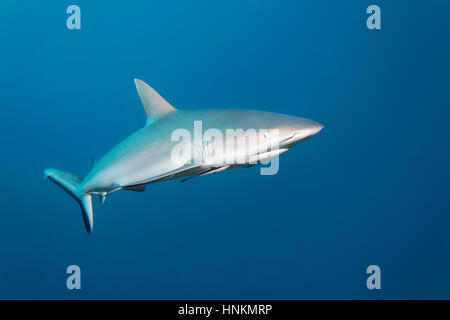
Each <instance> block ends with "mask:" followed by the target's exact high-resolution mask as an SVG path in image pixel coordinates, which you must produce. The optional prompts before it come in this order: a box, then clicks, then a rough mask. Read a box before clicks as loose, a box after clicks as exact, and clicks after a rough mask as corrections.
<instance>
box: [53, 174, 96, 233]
mask: <svg viewBox="0 0 450 320" xmlns="http://www.w3.org/2000/svg"><path fill="white" fill-rule="evenodd" d="M44 176H45V177H46V178H49V179H50V180H52V181H53V182H54V183H56V184H57V185H58V186H60V187H61V188H62V189H64V190H65V191H66V192H67V193H68V194H70V195H71V196H72V198H74V199H75V200H76V201H77V202H78V203H79V205H80V207H81V211H82V213H83V220H84V225H85V227H86V230H87V232H88V234H90V233H91V232H92V229H93V227H94V214H93V211H92V196H91V195H90V194H89V193H83V192H81V190H80V188H79V186H80V184H81V181H82V179H81V178H80V177H79V176H76V175H74V174H72V173H69V172H65V171H62V170H58V169H46V170H45V171H44Z"/></svg>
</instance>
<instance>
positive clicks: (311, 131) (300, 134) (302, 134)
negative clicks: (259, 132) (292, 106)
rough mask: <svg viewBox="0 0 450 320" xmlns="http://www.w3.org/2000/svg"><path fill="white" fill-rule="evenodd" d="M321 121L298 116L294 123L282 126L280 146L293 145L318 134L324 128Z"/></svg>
mask: <svg viewBox="0 0 450 320" xmlns="http://www.w3.org/2000/svg"><path fill="white" fill-rule="evenodd" d="M323 127H324V126H323V125H322V124H321V123H319V122H316V121H313V120H308V119H304V118H297V120H296V122H295V123H294V124H290V125H287V126H285V127H282V129H281V133H280V146H281V147H291V146H293V145H295V144H297V143H299V142H302V141H304V140H306V139H308V138H311V137H312V136H314V135H316V134H317V133H319V132H320V131H321V130H322V129H323Z"/></svg>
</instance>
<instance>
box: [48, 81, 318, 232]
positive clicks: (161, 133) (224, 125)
mask: <svg viewBox="0 0 450 320" xmlns="http://www.w3.org/2000/svg"><path fill="white" fill-rule="evenodd" d="M135 84H136V88H137V91H138V93H139V96H140V99H141V102H142V105H143V106H144V110H145V114H146V116H147V121H146V123H145V125H144V126H143V127H142V128H140V129H139V130H137V131H136V132H134V133H133V134H131V135H130V136H128V137H127V138H126V139H124V140H123V141H121V142H120V143H119V144H117V145H116V146H115V147H113V148H112V149H111V150H110V151H109V152H108V153H106V155H104V156H103V157H102V158H101V159H100V160H98V161H96V162H95V163H94V165H93V168H92V169H91V170H90V172H89V173H88V174H87V175H86V176H85V177H84V178H82V177H80V176H77V175H75V174H72V173H69V172H66V171H62V170H58V169H51V168H49V169H46V170H45V171H44V176H45V177H46V178H49V179H50V180H51V181H53V182H54V183H56V184H57V185H58V186H60V187H61V188H62V189H64V190H65V191H66V192H67V193H69V194H70V195H71V196H72V197H73V198H74V199H75V200H76V201H77V202H78V203H79V205H80V207H81V211H82V213H83V220H84V224H85V227H86V230H87V232H88V234H89V233H91V232H92V229H93V225H94V218H93V210H92V196H93V195H98V196H99V197H100V202H101V203H103V202H104V201H105V198H106V196H107V195H109V194H111V193H112V192H114V191H117V190H132V191H144V189H145V187H146V185H147V184H150V183H154V182H160V181H166V180H171V179H179V178H184V179H183V180H182V181H185V180H187V179H190V178H193V177H198V176H202V175H206V174H210V173H215V172H219V171H223V170H226V169H232V168H238V167H248V166H251V165H254V164H255V163H261V162H262V161H267V160H268V159H273V158H274V157H277V156H278V155H280V154H281V153H284V152H286V151H287V150H289V149H290V148H291V147H292V146H294V145H295V144H298V143H299V142H301V141H304V140H306V139H308V138H310V137H312V136H314V135H315V134H317V133H318V132H319V131H320V130H322V128H323V125H322V124H320V123H318V122H315V121H312V120H308V119H304V118H300V117H295V116H289V115H284V114H278V113H272V112H266V111H257V110H239V109H209V110H208V109H205V110H179V109H175V108H174V107H173V106H172V105H171V104H170V103H168V102H167V101H166V100H165V99H164V98H162V97H161V96H160V95H159V94H158V93H157V92H156V91H155V90H154V89H152V88H151V87H150V86H149V85H148V84H146V83H145V82H143V81H141V80H137V79H135ZM199 126H200V129H201V130H202V132H203V131H205V135H206V132H207V131H208V129H210V131H211V130H213V131H212V132H213V134H212V135H211V136H214V139H212V138H211V137H210V139H205V138H200V139H196V138H194V139H193V142H191V141H184V142H183V143H182V142H180V140H181V138H183V140H186V139H187V138H188V137H189V136H190V137H195V136H196V135H197V136H198V134H199V133H198V127H199ZM230 129H234V130H235V131H234V133H235V134H234V135H231V137H230V135H228V134H227V133H228V130H230ZM177 130H178V131H177ZM180 130H181V131H180ZM250 131H251V132H258V139H249V138H248V136H247V133H248V132H250ZM175 132H178V133H180V134H179V135H178V136H176V135H175V136H176V137H175V139H174V133H175ZM261 132H263V134H260V133H261ZM275 133H276V134H275ZM220 136H221V137H224V138H223V139H222V141H221V139H219V137H220ZM230 139H232V141H230ZM244 140H245V141H246V142H245V143H239V141H241V142H242V141H244ZM228 144H231V145H232V146H234V147H233V148H226V149H225V148H224V147H223V146H224V145H228ZM180 146H188V150H187V151H186V150H184V151H180V150H181V149H182V148H180ZM274 146H276V147H274ZM177 148H178V149H179V150H178V151H179V152H178V151H176V150H177ZM185 151H186V152H185ZM191 151H192V152H191ZM212 151H213V152H212ZM174 154H180V155H183V156H180V157H181V158H183V159H184V160H183V161H178V160H179V159H178V160H177V161H174V160H175V159H174ZM238 157H240V159H244V161H239V162H231V161H224V160H226V159H236V158H238Z"/></svg>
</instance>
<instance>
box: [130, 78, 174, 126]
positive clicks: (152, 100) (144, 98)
mask: <svg viewBox="0 0 450 320" xmlns="http://www.w3.org/2000/svg"><path fill="white" fill-rule="evenodd" d="M134 83H135V84H136V89H137V91H138V93H139V97H140V98H141V102H142V105H143V106H144V110H145V114H146V115H147V123H152V122H155V121H156V120H158V118H160V117H162V116H165V115H166V114H169V113H172V112H175V111H177V109H175V108H174V107H173V106H172V105H171V104H170V103H168V102H167V101H166V100H164V98H163V97H161V96H160V95H159V94H158V92H156V91H155V90H154V89H153V88H152V87H150V86H149V85H148V84H146V83H145V82H144V81H142V80H139V79H134Z"/></svg>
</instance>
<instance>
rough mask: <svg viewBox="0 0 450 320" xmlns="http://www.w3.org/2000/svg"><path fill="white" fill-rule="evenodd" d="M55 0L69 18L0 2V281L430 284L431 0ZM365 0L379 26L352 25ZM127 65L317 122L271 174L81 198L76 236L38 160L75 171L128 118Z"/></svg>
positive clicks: (445, 136)
mask: <svg viewBox="0 0 450 320" xmlns="http://www.w3.org/2000/svg"><path fill="white" fill-rule="evenodd" d="M74 3H75V4H77V5H79V6H80V7H81V15H82V29H81V30H73V31H70V30H68V29H67V28H66V17H67V14H66V8H67V6H68V5H70V4H72V2H69V1H45V2H42V1H39V2H38V1H24V0H22V1H13V0H6V1H2V4H1V5H0V7H1V10H0V106H1V116H2V121H1V123H2V124H1V127H0V139H1V160H0V161H1V162H0V164H1V172H2V173H1V177H2V179H1V180H2V181H1V183H0V200H1V209H0V215H1V223H0V298H4V299H11V298H30V299H37V298H58V299H79V298H87V299H95V298H105V299H106V298H125V299H130V298H149V299H198V298H202V299H214V298H225V299H234V298H237V299H248V298H253V299H303V298H305V299H314V298H319V299H322V298H325V299H329V298H341V299H346V298H355V299H377V298H384V299H394V298H425V299H428V298H450V234H449V227H450V170H449V163H450V126H449V119H450V104H449V101H450V81H449V76H450V62H449V55H450V40H449V39H450V38H449V31H450V20H449V19H448V13H449V10H450V3H449V2H448V1H443V0H441V1H439V0H434V1H406V0H401V1H381V0H377V1H376V2H375V3H372V1H370V2H369V1H333V0H330V1H325V0H319V1H312V0H308V1H299V0H295V1H288V0H284V1H275V0H274V1H269V0H240V1H230V0H227V1H207V0H195V1H173V0H169V1H87V0H77V1H76V2H74ZM370 4H378V5H379V6H380V7H381V11H382V22H381V23H382V29H381V30H372V31H371V30H368V29H367V28H366V18H367V16H368V15H367V14H366V13H365V10H366V8H367V6H369V5H370ZM133 78H141V79H143V80H144V81H146V82H148V83H149V84H150V85H152V86H153V87H154V88H155V89H156V90H158V91H159V92H160V93H161V94H162V95H163V96H164V97H166V98H167V99H168V100H169V101H170V102H171V103H172V104H173V105H174V106H176V107H178V108H184V109H193V108H257V109H262V110H268V111H274V112H280V113H287V114H292V115H297V116H303V117H306V118H310V119H314V120H317V121H320V122H321V123H323V124H324V125H325V126H326V127H325V129H324V130H323V131H322V132H321V133H320V134H319V135H317V136H316V137H313V138H312V139H310V140H308V141H306V142H305V143H303V144H300V145H298V146H296V147H295V148H294V149H292V150H291V151H289V152H288V153H286V154H284V155H282V156H281V162H280V171H279V173H278V174H277V175H275V176H260V175H259V169H258V168H256V167H253V168H248V169H239V170H231V171H228V172H222V173H219V174H216V175H210V176H205V177H202V178H198V179H193V180H191V181H189V182H186V183H184V184H180V183H179V182H177V181H169V182H164V183H159V184H154V185H150V186H149V187H148V188H147V191H146V192H145V193H134V192H117V193H115V194H113V195H111V196H110V197H109V198H108V199H107V201H106V203H105V205H104V206H103V207H100V206H99V204H98V202H97V201H95V203H94V213H95V223H94V224H95V226H94V232H93V233H92V235H90V236H88V235H87V234H86V232H85V230H84V227H83V225H82V219H81V214H80V210H79V207H78V205H77V204H76V202H75V201H73V200H72V199H71V198H70V197H69V196H68V195H66V194H65V193H64V192H63V191H62V190H60V189H59V188H58V187H57V186H55V185H54V184H53V183H51V182H49V181H47V180H45V179H43V173H42V171H43V169H45V168H47V167H55V168H59V169H64V170H67V171H70V172H73V173H77V174H80V175H85V174H86V173H87V172H88V171H89V169H90V168H91V167H92V163H91V160H90V157H91V156H93V157H94V158H97V159H98V158H100V157H101V156H102V155H103V154H105V152H107V151H108V150H109V149H110V148H111V147H112V146H114V145H115V144H116V143H117V142H119V141H120V140H121V139H123V138H125V137H126V136H127V135H129V134H130V133H132V132H133V131H135V130H137V129H138V128H139V127H141V126H142V125H143V124H144V121H145V116H144V112H143V109H142V107H141V105H140V101H139V98H138V95H137V93H136V90H135V88H134V83H133ZM94 200H96V199H94ZM71 264H76V265H79V266H80V267H81V270H82V289H81V290H80V291H77V290H73V291H69V290H67V288H66V278H67V275H66V273H65V271H66V267H67V266H68V265H71ZM371 264H376V265H379V266H380V267H381V272H382V279H381V285H382V289H381V290H379V291H377V290H374V291H369V290H368V289H367V288H366V278H367V274H366V268H367V266H369V265H371Z"/></svg>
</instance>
